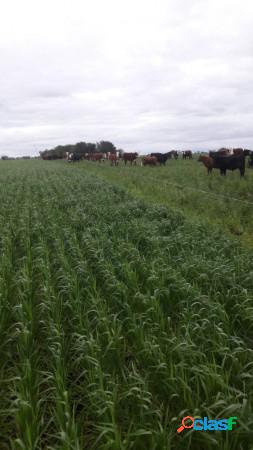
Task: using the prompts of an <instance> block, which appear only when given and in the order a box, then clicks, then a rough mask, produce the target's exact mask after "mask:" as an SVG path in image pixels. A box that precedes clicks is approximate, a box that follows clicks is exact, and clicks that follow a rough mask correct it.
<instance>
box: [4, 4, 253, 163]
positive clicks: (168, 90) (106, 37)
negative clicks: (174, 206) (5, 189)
mask: <svg viewBox="0 0 253 450" xmlns="http://www.w3.org/2000/svg"><path fill="white" fill-rule="evenodd" d="M0 83H1V89H0V119H1V120H0V155H1V154H9V155H14V156H15V155H22V154H30V155H32V154H36V153H38V151H39V150H44V149H46V148H52V147H54V146H56V145H58V144H68V143H69V144H70V143H76V142H78V141H81V140H83V141H87V142H96V141H99V140H111V141H112V142H113V143H114V144H115V145H116V146H117V147H118V148H123V149H124V150H125V151H138V152H140V153H149V152H150V151H155V150H156V151H167V150H170V149H173V148H177V149H183V148H191V149H196V150H201V149H203V150H205V149H211V148H218V147H221V146H229V147H233V146H243V147H245V148H252V149H253V2H252V0H243V1H242V0H240V1H239V0H154V1H153V0H152V1H151V0H124V1H121V0H92V1H91V0H89V1H88V0H80V1H79V0H71V1H70V0H65V1H64V0H43V1H42V0H22V1H20V0H8V2H3V4H2V5H1V15H0Z"/></svg>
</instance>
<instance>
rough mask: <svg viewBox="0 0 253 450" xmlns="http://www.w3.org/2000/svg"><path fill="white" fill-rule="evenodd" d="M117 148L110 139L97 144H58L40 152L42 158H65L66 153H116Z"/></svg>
mask: <svg viewBox="0 0 253 450" xmlns="http://www.w3.org/2000/svg"><path fill="white" fill-rule="evenodd" d="M117 151H120V152H121V150H117V148H116V147H115V145H114V144H113V143H112V142H110V141H100V142H96V144H94V143H91V142H77V143H76V144H68V145H57V147H54V148H52V149H50V150H44V151H42V152H40V157H41V158H42V159H63V158H65V156H66V153H75V154H77V155H85V153H96V152H99V153H116V152H117Z"/></svg>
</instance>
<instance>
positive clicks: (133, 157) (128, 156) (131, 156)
mask: <svg viewBox="0 0 253 450" xmlns="http://www.w3.org/2000/svg"><path fill="white" fill-rule="evenodd" d="M137 156H138V153H136V152H135V153H124V154H123V160H124V162H125V165H126V164H127V161H130V163H131V166H132V164H133V163H134V164H135V165H136V158H137Z"/></svg>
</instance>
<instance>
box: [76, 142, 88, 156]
mask: <svg viewBox="0 0 253 450" xmlns="http://www.w3.org/2000/svg"><path fill="white" fill-rule="evenodd" d="M74 153H77V154H78V155H84V154H85V153H87V144H86V142H77V144H76V145H74Z"/></svg>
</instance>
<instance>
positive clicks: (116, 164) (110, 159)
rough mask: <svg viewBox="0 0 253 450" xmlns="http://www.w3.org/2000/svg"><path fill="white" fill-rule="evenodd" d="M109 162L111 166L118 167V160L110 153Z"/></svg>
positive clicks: (114, 154)
mask: <svg viewBox="0 0 253 450" xmlns="http://www.w3.org/2000/svg"><path fill="white" fill-rule="evenodd" d="M109 161H111V166H118V165H119V160H118V158H117V155H116V153H110V155H109Z"/></svg>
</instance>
